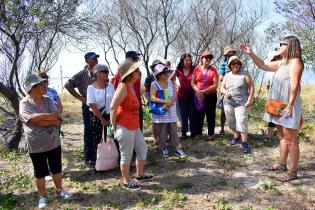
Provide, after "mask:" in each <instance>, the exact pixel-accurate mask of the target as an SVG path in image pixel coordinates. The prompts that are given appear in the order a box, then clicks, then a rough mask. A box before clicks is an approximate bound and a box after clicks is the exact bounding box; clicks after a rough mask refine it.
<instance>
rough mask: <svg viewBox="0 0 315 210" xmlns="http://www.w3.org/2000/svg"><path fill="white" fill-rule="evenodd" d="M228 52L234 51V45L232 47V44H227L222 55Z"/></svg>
mask: <svg viewBox="0 0 315 210" xmlns="http://www.w3.org/2000/svg"><path fill="white" fill-rule="evenodd" d="M229 52H236V50H235V49H234V47H232V45H228V46H226V47H225V48H224V50H223V55H227V54H228V53H229Z"/></svg>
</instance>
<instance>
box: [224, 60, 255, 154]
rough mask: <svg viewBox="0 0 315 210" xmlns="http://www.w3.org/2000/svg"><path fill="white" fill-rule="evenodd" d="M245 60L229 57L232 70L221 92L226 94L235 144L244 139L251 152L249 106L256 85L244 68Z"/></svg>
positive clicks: (244, 148)
mask: <svg viewBox="0 0 315 210" xmlns="http://www.w3.org/2000/svg"><path fill="white" fill-rule="evenodd" d="M242 66H243V62H242V61H241V60H240V59H239V58H238V57H237V56H232V57H230V59H229V62H228V67H229V68H230V69H231V72H229V73H228V74H226V75H225V77H224V79H223V82H222V85H221V92H222V93H223V94H224V100H223V104H224V110H225V115H226V119H227V122H228V125H229V128H230V129H231V130H232V131H233V135H234V138H233V139H232V140H231V141H230V144H231V145H234V144H236V143H238V142H240V141H241V140H242V149H243V152H244V153H250V147H249V145H248V143H247V138H248V108H249V106H250V105H251V104H252V102H253V96H254V85H253V81H252V78H251V76H250V75H249V74H248V72H247V71H245V70H244V69H243V68H242Z"/></svg>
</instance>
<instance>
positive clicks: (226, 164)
mask: <svg viewBox="0 0 315 210" xmlns="http://www.w3.org/2000/svg"><path fill="white" fill-rule="evenodd" d="M215 161H216V162H217V163H218V165H219V166H221V167H223V168H225V169H227V170H232V169H235V167H236V166H238V165H239V161H238V160H236V159H232V158H229V157H217V158H216V159H215Z"/></svg>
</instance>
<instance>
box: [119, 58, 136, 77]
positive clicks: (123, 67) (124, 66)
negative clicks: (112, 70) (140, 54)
mask: <svg viewBox="0 0 315 210" xmlns="http://www.w3.org/2000/svg"><path fill="white" fill-rule="evenodd" d="M139 67H140V63H139V62H132V61H130V60H127V59H126V60H124V61H123V62H122V63H121V64H120V65H119V66H118V69H119V71H120V75H121V81H123V80H124V79H125V78H126V77H127V76H128V75H129V74H131V73H132V72H134V71H135V70H137V69H138V68H139Z"/></svg>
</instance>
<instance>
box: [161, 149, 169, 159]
mask: <svg viewBox="0 0 315 210" xmlns="http://www.w3.org/2000/svg"><path fill="white" fill-rule="evenodd" d="M161 155H162V157H164V158H168V157H169V156H170V155H169V154H168V150H167V149H162V154H161Z"/></svg>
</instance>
